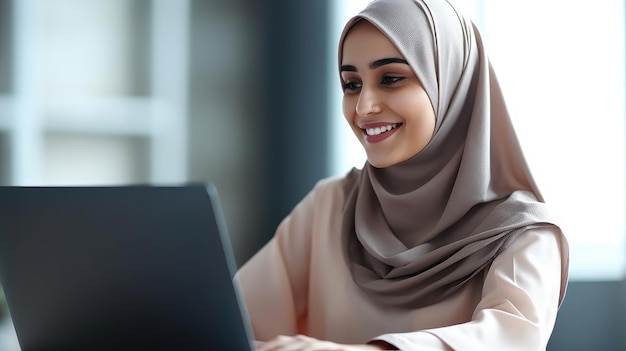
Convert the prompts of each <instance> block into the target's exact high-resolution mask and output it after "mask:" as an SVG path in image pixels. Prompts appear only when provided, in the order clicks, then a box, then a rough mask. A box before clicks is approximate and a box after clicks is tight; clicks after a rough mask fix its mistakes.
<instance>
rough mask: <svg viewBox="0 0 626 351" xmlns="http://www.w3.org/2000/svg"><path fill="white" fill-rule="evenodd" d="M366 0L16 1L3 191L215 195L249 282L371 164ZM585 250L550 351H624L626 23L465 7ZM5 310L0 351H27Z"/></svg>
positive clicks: (546, 10) (3, 108)
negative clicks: (363, 69) (354, 72)
mask: <svg viewBox="0 0 626 351" xmlns="http://www.w3.org/2000/svg"><path fill="white" fill-rule="evenodd" d="M367 2H368V1H367V0H345V1H333V0H316V1H304V0H266V1H252V0H0V184H2V185H111V184H137V183H140V184H183V183H187V182H212V183H214V184H216V186H217V188H218V189H219V192H220V196H221V200H222V206H223V210H224V214H225V217H226V222H227V226H228V228H229V233H230V235H231V237H232V241H233V246H234V250H235V254H236V259H237V263H238V264H242V263H243V262H245V261H246V260H247V259H248V258H249V257H250V256H251V255H252V254H253V253H254V252H255V251H256V250H258V249H259V247H260V246H261V245H263V244H264V243H265V242H266V241H267V240H268V239H269V238H270V237H271V236H272V235H273V232H274V229H275V228H276V226H277V225H278V223H279V222H280V220H281V219H282V218H283V217H284V216H285V215H287V214H288V212H289V211H290V209H291V208H292V207H293V206H294V205H295V204H296V203H297V202H298V201H299V200H300V199H301V198H302V197H303V196H304V195H305V194H306V193H307V192H308V191H309V190H310V189H311V187H312V186H313V185H314V184H315V182H317V181H318V180H319V179H321V178H324V177H328V176H335V175H341V174H344V173H345V172H347V171H348V170H349V169H350V168H351V167H361V165H362V164H363V162H365V157H364V154H363V152H362V151H361V149H360V146H359V145H358V143H357V141H356V139H355V138H354V137H353V136H352V135H351V132H350V131H349V129H348V128H347V126H346V125H345V122H344V121H343V117H342V115H341V91H340V85H339V81H338V73H337V63H336V59H337V51H336V47H337V40H338V37H339V34H340V31H341V29H342V27H343V23H344V22H345V20H346V19H347V18H348V17H349V16H351V15H353V14H355V13H356V12H357V11H358V10H360V9H361V8H363V7H364V6H365V5H366V4H367ZM453 2H455V3H456V4H457V5H458V6H459V7H460V8H461V9H462V10H463V11H464V12H465V13H466V14H467V15H468V16H470V17H471V18H472V19H473V20H474V22H475V24H476V25H477V27H479V28H480V30H481V32H482V34H483V36H484V39H485V42H486V44H487V47H488V50H489V53H490V56H491V59H492V61H493V65H494V67H495V69H496V72H497V73H498V77H499V79H500V81H501V84H502V86H503V89H504V93H505V96H506V98H507V101H508V103H509V109H510V111H511V114H512V116H513V118H514V123H515V125H516V128H517V129H518V132H519V134H520V139H521V141H522V143H523V147H524V149H525V152H526V154H527V156H528V159H529V163H530V165H531V168H532V169H533V171H534V172H535V175H536V177H537V181H538V183H539V185H540V187H541V189H542V190H543V192H544V195H545V198H546V200H547V201H548V202H549V203H550V204H552V206H553V207H554V208H555V210H556V212H557V213H558V215H559V216H560V217H561V220H562V223H563V229H564V230H565V231H566V233H567V234H568V237H569V240H570V245H571V254H572V257H571V268H572V271H571V282H570V288H569V292H568V295H567V297H566V300H565V303H564V305H563V306H562V309H561V313H560V315H559V318H558V321H557V325H556V327H555V332H554V334H553V337H552V339H551V341H550V344H549V350H589V349H593V350H623V349H626V333H624V331H626V282H625V279H624V277H625V271H626V269H625V267H626V239H625V238H626V236H625V234H624V233H625V222H626V221H625V216H624V214H625V203H626V201H625V189H624V180H625V175H624V170H625V168H626V167H625V152H624V150H625V142H624V140H625V135H626V134H625V132H626V131H625V128H624V115H625V110H624V97H625V88H624V86H625V84H624V83H625V70H624V66H625V58H624V49H625V26H624V19H625V10H624V2H623V1H619V0H598V1H595V2H593V5H590V3H589V2H586V1H582V0H569V1H565V0H541V1H540V0H528V1H524V2H503V1H497V0H456V1H453ZM1 296H2V295H1V294H0V315H3V316H4V321H5V322H4V323H2V324H0V325H3V326H2V327H0V351H5V350H6V351H8V350H11V351H13V350H17V344H16V341H15V336H14V333H13V330H12V327H11V324H10V318H9V317H8V311H7V310H6V308H5V307H4V306H3V303H2V297H1Z"/></svg>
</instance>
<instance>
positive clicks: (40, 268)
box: [0, 186, 251, 351]
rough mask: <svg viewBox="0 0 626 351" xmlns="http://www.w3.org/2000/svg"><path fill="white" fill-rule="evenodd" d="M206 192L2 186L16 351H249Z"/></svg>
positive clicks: (0, 232)
mask: <svg viewBox="0 0 626 351" xmlns="http://www.w3.org/2000/svg"><path fill="white" fill-rule="evenodd" d="M234 270H235V265H234V259H233V255H232V251H231V247H230V242H229V240H228V236H227V234H226V232H225V229H224V225H223V219H222V214H221V212H220V208H219V203H218V201H217V195H216V192H215V190H214V188H213V187H204V186H184V187H153V186H136V187H0V277H1V279H2V280H1V282H2V286H3V288H4V290H5V294H6V297H7V302H8V304H9V310H10V313H11V316H12V319H13V323H14V325H15V329H16V332H17V335H18V339H19V341H20V345H21V348H22V350H23V351H28V350H42V349H45V350H78V349H81V350H112V349H117V350H123V349H205V350H216V349H219V350H233V351H235V350H250V349H251V347H250V340H249V339H250V337H249V331H248V330H249V328H248V325H247V320H246V317H245V313H243V310H242V308H241V306H242V305H241V304H240V302H239V299H238V297H237V294H236V287H234V286H233V284H232V277H233V274H234Z"/></svg>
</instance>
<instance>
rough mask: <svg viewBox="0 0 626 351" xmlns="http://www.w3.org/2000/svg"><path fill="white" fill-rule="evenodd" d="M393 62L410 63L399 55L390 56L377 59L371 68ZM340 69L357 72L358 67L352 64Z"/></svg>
mask: <svg viewBox="0 0 626 351" xmlns="http://www.w3.org/2000/svg"><path fill="white" fill-rule="evenodd" d="M392 63H402V64H405V65H408V64H409V63H408V62H407V61H406V60H405V59H401V58H398V57H389V58H383V59H380V60H376V61H374V62H372V63H371V64H370V68H371V69H376V68H379V67H382V66H384V65H389V64H392ZM340 71H341V72H357V69H356V67H354V66H352V65H342V66H341V69H340Z"/></svg>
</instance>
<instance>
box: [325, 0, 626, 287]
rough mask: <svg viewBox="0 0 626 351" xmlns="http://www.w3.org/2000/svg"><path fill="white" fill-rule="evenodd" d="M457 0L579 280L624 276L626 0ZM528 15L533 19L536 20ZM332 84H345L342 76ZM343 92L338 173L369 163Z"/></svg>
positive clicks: (352, 4)
mask: <svg viewBox="0 0 626 351" xmlns="http://www.w3.org/2000/svg"><path fill="white" fill-rule="evenodd" d="M369 2H370V1H369V0H347V1H346V2H342V3H341V4H338V5H337V10H336V19H335V22H336V23H337V27H336V28H337V30H340V28H341V25H343V23H344V22H345V20H347V18H348V16H349V15H351V14H354V13H356V12H357V11H359V10H360V9H362V8H364V7H365V6H366V5H367V3H369ZM451 2H452V3H456V4H457V5H458V6H459V8H461V9H462V10H463V12H464V13H465V14H467V15H468V16H470V17H472V18H473V19H474V22H475V23H476V25H477V26H478V27H479V28H480V29H481V33H482V34H483V35H484V37H485V42H486V45H487V46H488V47H489V52H490V58H491V60H492V62H493V64H494V67H495V69H496V70H497V71H498V74H499V76H498V77H499V78H500V82H501V84H502V87H503V90H504V91H505V93H506V99H507V106H508V108H509V111H510V112H511V118H512V120H513V123H514V125H515V127H516V130H517V132H518V135H519V138H520V142H521V144H522V147H523V149H524V152H525V154H526V156H527V160H528V163H529V164H530V165H531V167H532V168H533V171H534V174H535V177H536V180H537V182H538V183H539V184H540V185H541V188H542V192H543V195H544V197H545V198H546V200H547V201H548V202H549V203H550V204H551V205H552V208H553V210H554V212H556V213H557V214H558V215H559V217H560V218H561V220H562V223H561V226H562V227H563V228H565V229H566V232H567V233H568V239H569V241H570V244H571V250H572V260H571V278H572V279H573V280H583V281H598V280H599V281H604V280H621V279H623V278H624V277H626V217H625V214H626V196H625V195H626V189H625V183H624V179H625V178H626V174H625V170H626V163H625V161H626V153H625V150H626V145H625V144H626V143H625V140H626V139H625V137H626V133H625V132H624V130H625V125H624V121H625V119H624V115H625V114H626V111H625V108H624V98H623V97H624V96H625V95H626V91H625V82H624V77H625V76H626V74H625V73H624V62H625V61H626V59H625V57H624V52H625V49H624V43H625V42H626V38H625V37H624V33H625V32H626V28H625V27H624V24H625V18H624V13H625V10H624V3H623V2H621V1H600V2H596V3H594V4H593V6H588V3H586V2H583V1H581V0H575V1H568V0H531V1H527V2H524V3H519V4H508V3H505V2H502V1H498V0H457V1H451ZM564 14H567V15H566V16H564ZM529 19H532V23H533V25H532V26H529V25H528V21H529ZM580 23H588V24H590V25H586V26H580ZM337 35H339V34H338V33H336V34H335V37H333V38H331V39H330V42H331V43H332V45H335V44H336V36H337ZM594 38H602V40H596V39H594ZM583 47H584V48H585V49H581V48H583ZM538 53H540V54H538ZM331 60H332V61H334V60H336V57H334V56H333V57H332V58H331ZM335 77H336V73H335V72H331V79H335ZM589 87H602V88H601V89H589ZM331 88H332V89H337V87H336V83H335V81H334V80H333V81H331ZM340 95H341V93H340V92H336V93H335V95H334V97H333V101H334V104H333V106H332V109H331V112H330V114H331V115H332V117H331V121H332V124H333V131H334V134H333V145H334V146H333V148H332V149H333V150H341V151H342V152H333V154H332V160H331V169H332V171H331V173H332V174H342V173H345V172H346V171H347V170H348V169H350V168H352V167H358V168H360V167H362V166H363V164H364V163H365V160H366V157H367V156H366V153H365V151H364V150H363V148H362V147H361V145H360V144H359V142H358V141H357V140H356V139H355V138H353V137H351V135H350V134H352V132H351V131H350V129H349V128H348V127H347V125H346V123H345V122H344V121H343V120H342V119H341V118H340V115H339V113H338V112H337V110H338V108H339V106H341V102H340V100H339V96H340ZM599 101H601V102H602V103H598V102H599ZM597 155H602V157H598V156H597ZM599 179H602V181H597V180H599ZM597 204H602V205H601V206H598V205H597ZM590 233H593V234H592V235H590Z"/></svg>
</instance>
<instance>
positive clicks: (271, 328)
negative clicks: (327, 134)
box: [235, 178, 562, 351]
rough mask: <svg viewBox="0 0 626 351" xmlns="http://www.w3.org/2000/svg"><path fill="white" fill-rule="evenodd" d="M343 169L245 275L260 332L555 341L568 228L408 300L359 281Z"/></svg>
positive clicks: (506, 343) (439, 341)
mask: <svg viewBox="0 0 626 351" xmlns="http://www.w3.org/2000/svg"><path fill="white" fill-rule="evenodd" d="M340 182H341V179H340V178H329V179H325V180H322V181H320V182H319V183H318V184H317V185H316V186H315V188H314V189H313V190H312V191H311V192H310V193H309V194H308V195H307V196H306V197H305V198H304V199H303V200H302V201H301V202H300V203H299V204H298V205H297V206H296V207H295V208H294V210H293V211H292V213H291V214H290V215H289V216H288V217H287V218H285V219H284V220H283V222H282V223H281V224H280V226H279V227H278V230H277V232H276V234H275V236H274V238H272V239H271V240H270V241H269V242H268V243H267V244H266V245H265V246H264V247H263V248H262V249H261V250H260V251H259V252H258V253H257V254H256V255H254V256H253V257H252V258H251V259H250V260H249V261H248V262H246V264H244V266H243V267H241V269H240V270H239V272H238V273H237V275H236V278H235V279H236V281H237V282H238V283H239V284H240V289H241V290H242V295H243V298H244V302H245V305H246V308H247V311H248V314H249V317H250V320H251V323H252V328H253V330H254V336H255V338H256V339H257V340H269V339H271V338H273V337H275V336H277V335H281V334H282V335H295V334H306V335H309V336H312V337H315V338H318V339H325V340H331V341H335V342H339V343H346V344H362V343H366V342H368V341H371V340H384V341H386V342H388V343H390V344H392V345H394V346H396V347H397V348H398V349H400V350H406V351H408V350H480V351H486V350H499V351H500V350H507V351H512V350H523V351H531V350H545V348H546V344H547V342H548V339H549V337H550V334H551V332H552V329H553V327H554V323H555V320H556V314H557V310H558V304H559V292H560V285H561V257H560V245H562V243H560V242H559V240H560V239H559V235H558V233H556V232H555V231H556V230H558V229H556V228H555V229H551V228H541V229H533V230H529V231H527V232H525V233H524V234H522V235H520V236H519V237H518V238H517V239H516V240H515V241H514V242H513V243H512V244H511V245H510V246H509V247H508V248H507V249H506V250H504V251H503V252H502V253H501V254H500V255H499V256H498V257H497V258H496V259H495V261H494V262H493V264H492V265H491V267H490V269H489V271H488V272H486V273H485V274H484V275H479V276H477V277H475V278H473V279H472V281H470V282H469V283H467V284H466V285H465V286H464V288H462V289H461V290H460V291H459V292H457V293H455V294H454V295H452V296H451V297H449V298H447V299H445V300H443V301H441V302H439V303H436V304H434V305H430V306H427V307H423V308H416V309H402V308H392V307H387V306H384V305H381V304H379V303H376V302H374V301H373V300H371V299H369V298H368V296H367V295H365V294H364V293H363V292H362V291H361V290H360V288H359V287H358V286H357V285H356V284H355V283H354V281H353V280H352V277H351V275H350V271H349V269H348V266H347V264H346V261H345V256H344V254H343V249H342V242H341V234H340V233H341V226H342V217H341V213H342V208H343V205H344V201H345V199H344V194H343V191H342V188H341V184H340Z"/></svg>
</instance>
